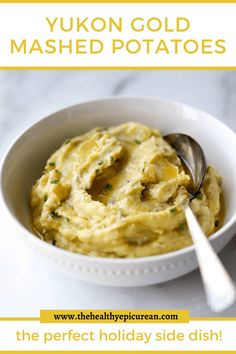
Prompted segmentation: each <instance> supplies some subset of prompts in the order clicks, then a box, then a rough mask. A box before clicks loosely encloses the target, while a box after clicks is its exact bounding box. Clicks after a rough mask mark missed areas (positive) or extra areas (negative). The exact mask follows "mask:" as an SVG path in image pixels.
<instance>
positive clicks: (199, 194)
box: [196, 192, 203, 200]
mask: <svg viewBox="0 0 236 354" xmlns="http://www.w3.org/2000/svg"><path fill="white" fill-rule="evenodd" d="M202 198H203V195H202V192H199V193H198V194H197V195H196V199H198V200H202Z"/></svg>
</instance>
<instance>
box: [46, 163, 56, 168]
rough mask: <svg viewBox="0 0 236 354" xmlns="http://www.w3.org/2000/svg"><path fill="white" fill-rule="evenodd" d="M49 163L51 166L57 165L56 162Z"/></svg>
mask: <svg viewBox="0 0 236 354" xmlns="http://www.w3.org/2000/svg"><path fill="white" fill-rule="evenodd" d="M48 165H49V166H51V167H55V166H56V164H55V162H49V163H48Z"/></svg>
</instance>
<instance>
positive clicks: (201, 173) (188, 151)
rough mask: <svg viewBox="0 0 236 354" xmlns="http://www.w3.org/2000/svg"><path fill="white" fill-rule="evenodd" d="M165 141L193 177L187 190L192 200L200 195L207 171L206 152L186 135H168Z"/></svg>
mask: <svg viewBox="0 0 236 354" xmlns="http://www.w3.org/2000/svg"><path fill="white" fill-rule="evenodd" d="M164 139H165V140H166V141H167V142H168V143H169V144H170V145H171V146H172V147H173V148H174V149H175V150H176V152H177V154H178V156H179V158H180V159H181V160H182V162H183V164H184V167H185V169H186V172H187V173H188V174H189V175H190V177H191V182H192V183H190V184H189V186H188V188H187V189H188V192H189V193H190V200H192V199H193V198H195V197H196V195H197V194H198V192H199V189H200V188H201V186H202V183H203V180H204V177H205V174H206V170H207V163H206V158H205V154H204V151H203V149H202V148H201V146H200V145H199V144H198V143H197V142H196V140H194V139H193V138H192V137H190V136H189V135H186V134H180V133H176V134H168V135H166V136H164Z"/></svg>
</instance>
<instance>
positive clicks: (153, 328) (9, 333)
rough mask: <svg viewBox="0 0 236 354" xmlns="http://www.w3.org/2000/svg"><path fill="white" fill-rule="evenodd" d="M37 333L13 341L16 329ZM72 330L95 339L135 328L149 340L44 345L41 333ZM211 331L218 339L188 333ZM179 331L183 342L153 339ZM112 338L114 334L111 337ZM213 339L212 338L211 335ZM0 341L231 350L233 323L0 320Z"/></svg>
mask: <svg viewBox="0 0 236 354" xmlns="http://www.w3.org/2000/svg"><path fill="white" fill-rule="evenodd" d="M22 329H24V330H25V331H29V330H30V331H31V332H38V333H39V334H40V340H39V341H36V342H33V341H27V340H26V341H25V342H19V341H18V342H17V341H16V335H15V332H16V330H19V331H20V330H22ZM70 329H73V330H74V332H82V331H84V332H89V331H93V332H95V336H94V337H95V338H96V339H97V338H99V331H100V330H102V331H103V332H105V331H106V332H108V333H115V332H116V333H117V331H118V330H121V331H122V330H125V331H126V332H129V331H132V330H135V333H137V332H144V331H145V332H149V333H152V336H151V339H150V342H149V343H146V344H145V343H144V342H142V341H127V340H125V341H120V342H118V341H107V342H106V341H104V340H103V341H99V340H96V341H86V342H82V341H74V342H73V341H64V342H63V341H50V342H47V343H46V344H45V343H44V341H43V336H44V332H53V333H55V332H68V331H69V330H70ZM196 329H197V330H198V331H201V332H209V331H210V330H213V331H215V332H219V331H220V330H221V331H222V340H221V341H218V342H217V341H216V340H213V341H203V340H198V341H190V340H189V339H188V334H189V333H191V332H193V331H195V330H196ZM164 330H165V331H166V332H171V331H173V330H174V331H176V332H183V333H184V334H185V340H184V341H177V340H176V341H156V340H155V333H156V332H163V331H164ZM113 338H114V337H113ZM213 338H214V339H215V337H213ZM0 343H1V350H14V349H17V350H58V351H60V350H95V349H96V350H103V351H104V350H125V351H127V350H139V351H142V350H191V349H192V350H204V351H205V350H235V348H236V343H235V322H230V321H229V322H226V321H222V322H221V321H220V322H215V321H214V322H213V321H209V322H203V321H202V322H198V321H197V322H190V323H188V324H187V323H185V324H174V325H173V324H170V323H169V324H143V323H142V324H126V325H121V324H116V325H114V324H104V323H100V324H91V323H89V324H74V325H73V324H72V323H68V324H40V323H38V322H6V323H3V322H2V323H0Z"/></svg>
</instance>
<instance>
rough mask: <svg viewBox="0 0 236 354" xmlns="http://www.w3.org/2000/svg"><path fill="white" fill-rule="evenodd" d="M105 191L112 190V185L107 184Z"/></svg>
mask: <svg viewBox="0 0 236 354" xmlns="http://www.w3.org/2000/svg"><path fill="white" fill-rule="evenodd" d="M104 189H108V190H111V189H112V185H111V184H110V183H107V184H106V185H105V187H104Z"/></svg>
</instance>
